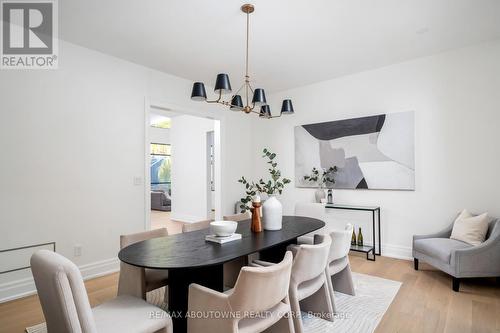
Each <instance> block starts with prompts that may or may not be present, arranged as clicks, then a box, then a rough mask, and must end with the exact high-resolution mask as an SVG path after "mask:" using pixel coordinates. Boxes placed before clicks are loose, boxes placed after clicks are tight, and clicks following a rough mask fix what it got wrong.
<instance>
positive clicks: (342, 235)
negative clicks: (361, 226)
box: [328, 223, 353, 262]
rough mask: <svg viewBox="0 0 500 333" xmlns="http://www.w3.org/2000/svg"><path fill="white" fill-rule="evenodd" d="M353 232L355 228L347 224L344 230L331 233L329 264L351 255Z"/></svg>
mask: <svg viewBox="0 0 500 333" xmlns="http://www.w3.org/2000/svg"><path fill="white" fill-rule="evenodd" d="M352 231H353V226H352V224H350V223H348V224H346V226H345V229H344V230H334V231H331V232H330V237H331V239H332V246H331V247H330V255H329V256H328V262H332V261H334V260H337V259H341V258H344V257H345V256H347V255H348V254H349V250H350V249H351V237H352Z"/></svg>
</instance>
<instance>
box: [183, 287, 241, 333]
mask: <svg viewBox="0 0 500 333" xmlns="http://www.w3.org/2000/svg"><path fill="white" fill-rule="evenodd" d="M230 312H231V306H230V304H229V300H228V295H226V294H224V293H221V292H218V291H215V290H212V289H210V288H206V287H203V286H200V285H199V284H195V283H193V284H191V285H190V286H189V296H188V312H187V314H186V315H187V321H188V332H196V333H197V332H200V333H201V332H231V331H232V327H233V321H232V320H231V319H226V320H224V319H221V318H231V316H230Z"/></svg>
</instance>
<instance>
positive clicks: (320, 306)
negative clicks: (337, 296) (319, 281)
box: [299, 279, 334, 321]
mask: <svg viewBox="0 0 500 333" xmlns="http://www.w3.org/2000/svg"><path fill="white" fill-rule="evenodd" d="M299 305H300V310H301V311H304V312H306V313H308V314H313V315H314V316H318V317H319V318H321V319H324V320H328V321H333V319H334V318H333V316H334V315H333V307H332V303H331V298H330V291H329V290H328V284H327V280H326V279H325V282H324V283H323V285H322V286H321V288H319V289H318V290H317V291H316V292H315V293H314V294H312V295H311V296H309V297H306V298H305V299H302V300H300V302H299Z"/></svg>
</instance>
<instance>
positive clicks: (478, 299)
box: [0, 255, 500, 333]
mask: <svg viewBox="0 0 500 333" xmlns="http://www.w3.org/2000/svg"><path fill="white" fill-rule="evenodd" d="M351 264H352V268H353V270H354V271H356V272H359V273H364V274H369V275H374V276H379V277H382V278H386V279H392V280H396V281H401V282H402V283H403V284H402V286H401V289H400V290H399V293H398V295H397V296H396V298H395V299H394V301H393V303H392V304H391V306H390V307H389V309H388V311H387V313H386V314H385V316H384V318H383V319H382V321H381V322H380V324H379V326H378V328H377V330H376V332H377V333H381V332H404V333H407V332H408V333H409V332H447V333H462V332H463V333H468V332H471V333H483V332H484V333H489V332H492V333H498V332H500V287H499V286H498V284H496V281H495V279H471V280H465V281H464V282H463V283H462V284H461V286H460V292H459V293H455V292H453V291H452V290H451V278H450V277H449V276H447V275H446V274H444V273H441V272H439V271H437V270H435V269H433V268H431V267H430V266H428V265H426V264H425V263H421V264H420V270H419V271H414V270H413V262H411V261H406V260H397V259H391V258H385V257H377V261H376V262H372V261H366V260H365V259H364V257H360V256H357V255H353V256H351ZM117 283H118V274H111V275H108V276H104V277H101V278H97V279H93V280H89V281H87V282H86V283H85V285H86V287H87V291H88V293H89V299H90V303H91V305H92V306H95V305H97V304H100V303H102V302H104V301H106V300H108V299H111V298H113V297H114V296H115V295H116V290H117ZM42 321H43V314H42V310H41V307H40V304H39V301H38V297H37V296H30V297H26V298H23V299H19V300H15V301H11V302H7V303H3V304H0V332H2V333H3V332H9V333H10V332H13V333H16V332H23V331H24V328H25V327H27V326H32V325H35V324H37V323H40V322H42Z"/></svg>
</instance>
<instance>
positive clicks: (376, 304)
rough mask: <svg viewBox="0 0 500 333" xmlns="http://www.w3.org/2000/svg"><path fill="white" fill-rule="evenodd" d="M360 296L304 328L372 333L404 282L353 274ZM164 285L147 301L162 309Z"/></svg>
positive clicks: (341, 298) (33, 330) (37, 329)
mask: <svg viewBox="0 0 500 333" xmlns="http://www.w3.org/2000/svg"><path fill="white" fill-rule="evenodd" d="M353 278H354V285H355V286H356V296H349V295H344V294H341V293H335V304H336V306H337V311H338V314H336V315H335V320H334V321H333V322H330V321H326V320H323V319H320V318H316V317H311V316H307V315H304V316H303V320H304V328H305V329H306V332H308V333H319V332H325V333H326V332H335V333H353V332H356V333H372V332H373V331H375V328H377V325H378V323H379V322H380V320H381V319H382V317H383V316H384V314H385V312H386V311H387V309H388V308H389V305H391V303H392V301H393V299H394V297H395V296H396V294H397V293H398V290H399V288H400V287H401V282H397V281H392V280H387V279H382V278H379V277H375V276H370V275H365V274H360V273H353ZM164 293H165V290H164V288H161V289H157V290H154V291H152V292H150V293H148V294H147V301H148V302H149V303H151V304H155V305H157V306H160V307H162V308H164V307H165V304H164V303H163V299H164V297H163V296H164ZM26 332H27V333H46V332H47V328H46V327H45V323H42V324H39V325H35V326H31V327H28V328H26Z"/></svg>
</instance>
